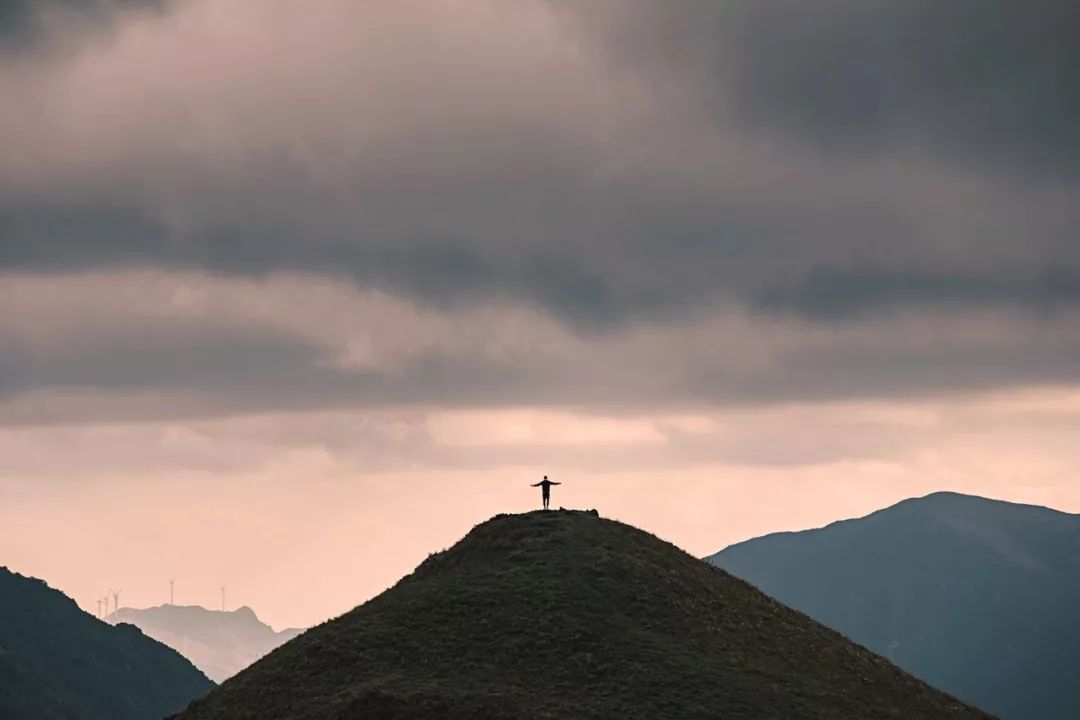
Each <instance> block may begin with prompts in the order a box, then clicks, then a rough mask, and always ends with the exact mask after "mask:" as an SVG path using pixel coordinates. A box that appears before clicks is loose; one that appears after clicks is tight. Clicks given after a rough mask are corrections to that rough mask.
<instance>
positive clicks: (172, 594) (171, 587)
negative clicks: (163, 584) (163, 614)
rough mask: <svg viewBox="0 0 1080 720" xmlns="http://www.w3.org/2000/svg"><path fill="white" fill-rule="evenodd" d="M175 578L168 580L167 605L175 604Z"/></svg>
mask: <svg viewBox="0 0 1080 720" xmlns="http://www.w3.org/2000/svg"><path fill="white" fill-rule="evenodd" d="M175 593H176V578H169V604H170V605H175V604H176V594H175Z"/></svg>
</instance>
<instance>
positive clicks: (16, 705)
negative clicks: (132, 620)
mask: <svg viewBox="0 0 1080 720" xmlns="http://www.w3.org/2000/svg"><path fill="white" fill-rule="evenodd" d="M212 687H213V683H212V682H210V680H209V679H207V677H206V676H205V675H203V673H201V672H199V671H198V670H197V669H196V668H195V666H194V665H192V664H191V663H190V662H189V661H188V660H186V659H185V658H183V657H182V656H181V655H180V654H179V653H177V652H176V651H174V650H172V649H170V648H167V647H165V646H164V645H162V644H161V643H159V642H157V641H155V640H152V639H151V638H148V637H146V636H145V635H143V633H142V632H141V631H140V630H139V629H138V628H136V627H133V626H131V625H117V626H115V627H114V626H112V625H109V624H107V623H104V622H101V621H100V620H98V619H97V618H95V617H93V616H91V615H90V614H88V613H86V612H83V611H82V610H81V609H80V608H79V607H78V605H76V604H75V602H74V601H73V600H72V599H71V598H69V597H67V596H66V595H64V594H63V593H61V592H60V591H58V590H54V589H52V588H50V587H49V586H48V585H46V584H45V582H44V581H42V580H37V579H35V578H28V577H24V576H22V575H19V574H18V573H13V572H11V571H9V570H8V569H7V568H4V567H0V718H3V720H159V719H160V718H162V717H164V716H165V715H168V714H169V713H173V712H176V711H177V710H180V709H181V708H183V707H184V706H185V705H187V704H188V702H189V701H191V700H192V699H193V698H196V697H199V696H200V695H203V694H205V693H206V692H207V691H208V690H210V688H212Z"/></svg>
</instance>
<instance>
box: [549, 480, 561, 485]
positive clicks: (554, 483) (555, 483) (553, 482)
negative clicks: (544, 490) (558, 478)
mask: <svg viewBox="0 0 1080 720" xmlns="http://www.w3.org/2000/svg"><path fill="white" fill-rule="evenodd" d="M551 484H552V485H562V483H557V482H555V481H554V480H552V481H551Z"/></svg>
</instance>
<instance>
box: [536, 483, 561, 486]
mask: <svg viewBox="0 0 1080 720" xmlns="http://www.w3.org/2000/svg"><path fill="white" fill-rule="evenodd" d="M543 484H544V483H533V484H532V485H530V486H529V487H540V486H541V485H543ZM555 484H556V485H558V484H559V483H555Z"/></svg>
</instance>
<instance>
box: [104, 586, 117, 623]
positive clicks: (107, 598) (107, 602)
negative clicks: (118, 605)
mask: <svg viewBox="0 0 1080 720" xmlns="http://www.w3.org/2000/svg"><path fill="white" fill-rule="evenodd" d="M112 594H113V589H112V588H109V591H108V592H107V593H105V617H108V616H109V596H110V595H112ZM114 612H115V611H114Z"/></svg>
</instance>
